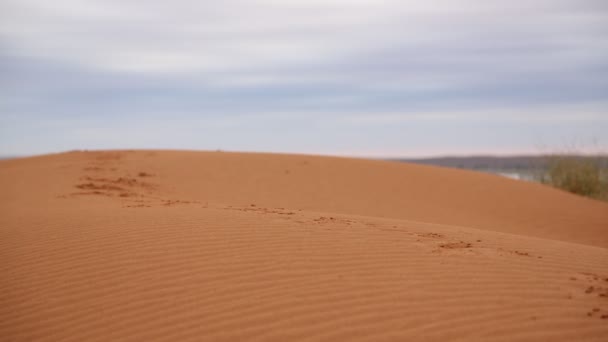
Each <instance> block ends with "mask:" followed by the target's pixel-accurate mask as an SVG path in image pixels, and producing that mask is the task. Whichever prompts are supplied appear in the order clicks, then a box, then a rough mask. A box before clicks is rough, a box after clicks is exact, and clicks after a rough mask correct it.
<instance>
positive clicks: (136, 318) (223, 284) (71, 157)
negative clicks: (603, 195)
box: [0, 151, 608, 341]
mask: <svg viewBox="0 0 608 342" xmlns="http://www.w3.org/2000/svg"><path fill="white" fill-rule="evenodd" d="M0 186H1V187H2V189H3V191H2V192H1V193H0V260H2V261H3V262H2V263H1V264H0V267H2V270H1V273H0V274H2V276H1V277H2V278H1V279H0V337H2V340H9V341H13V340H14V341H29V340H49V341H56V340H73V341H83V340H99V341H107V340H134V341H135V340H138V341H139V340H167V341H169V340H171V341H173V340H192V341H199V340H214V341H215V340H227V341H230V340H276V341H283V340H312V341H317V340H369V341H378V340H397V341H402V340H408V339H409V340H429V341H436V340H438V341H444V340H449V341H470V340H478V341H490V340H491V341H514V340H518V341H539V340H541V341H542V340H547V341H572V340H583V341H603V340H605V337H606V336H608V248H607V247H608V205H607V204H605V203H600V202H596V201H592V200H587V199H584V198H579V197H577V196H573V195H570V194H566V193H563V192H561V191H557V190H553V189H550V188H546V187H543V186H539V185H535V184H529V183H523V182H515V181H511V180H508V179H502V178H499V177H494V176H490V175H483V174H477V173H472V172H465V171H457V170H449V169H441V168H434V167H425V166H417V165H407V164H398V163H389V162H379V161H367V160H355V159H341V158H321V157H311V156H290V155H271V154H238V153H215V152H213V153H202V152H177V151H135V152H127V151H121V152H114V151H112V152H87V153H85V152H73V153H66V154H58V155H50V156H42V157H36V158H27V159H18V160H8V161H2V162H0Z"/></svg>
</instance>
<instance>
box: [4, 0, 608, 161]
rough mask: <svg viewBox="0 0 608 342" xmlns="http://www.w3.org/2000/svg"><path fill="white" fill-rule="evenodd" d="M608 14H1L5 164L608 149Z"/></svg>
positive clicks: (309, 10) (230, 9) (381, 10)
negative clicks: (96, 156)
mask: <svg viewBox="0 0 608 342" xmlns="http://www.w3.org/2000/svg"><path fill="white" fill-rule="evenodd" d="M606 132H608V2H607V1H605V0H599V1H596V0H527V1H524V0H514V1H504V0H452V1H432V0H424V1H416V0H399V1H391V0H387V1H382V0H249V1H245V0H223V1H204V0H198V1H195V0H172V1H153V0H147V1H143V0H103V1H101V0H99V1H95V0H80V1H79V0H54V1H48V0H2V1H0V154H10V155H20V154H38V153H46V152H56V151H63V150H71V149H106V148H171V149H206V150H215V149H223V150H238V151H270V152H297V153H319V154H340V155H359V156H426V155H445V154H476V153H495V154H512V153H534V152H543V151H545V150H547V149H559V148H563V147H564V146H572V145H579V146H583V148H591V147H593V148H600V149H603V150H604V151H606V150H608V134H607V133H606Z"/></svg>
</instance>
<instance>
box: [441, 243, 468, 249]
mask: <svg viewBox="0 0 608 342" xmlns="http://www.w3.org/2000/svg"><path fill="white" fill-rule="evenodd" d="M439 247H440V248H445V249H468V248H473V244H472V243H470V242H465V241H459V242H447V243H440V244H439Z"/></svg>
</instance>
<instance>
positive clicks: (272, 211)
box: [224, 204, 296, 216]
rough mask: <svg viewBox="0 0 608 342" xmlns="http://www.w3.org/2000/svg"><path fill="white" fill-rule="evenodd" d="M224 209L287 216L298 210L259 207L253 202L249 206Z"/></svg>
mask: <svg viewBox="0 0 608 342" xmlns="http://www.w3.org/2000/svg"><path fill="white" fill-rule="evenodd" d="M224 209H226V210H238V211H245V212H255V213H261V214H275V215H286V216H292V215H295V214H296V212H295V211H292V210H287V209H285V208H264V207H258V206H257V205H255V204H251V205H250V206H249V207H232V206H229V207H225V208H224Z"/></svg>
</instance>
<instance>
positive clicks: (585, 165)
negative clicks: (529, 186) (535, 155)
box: [540, 155, 608, 201]
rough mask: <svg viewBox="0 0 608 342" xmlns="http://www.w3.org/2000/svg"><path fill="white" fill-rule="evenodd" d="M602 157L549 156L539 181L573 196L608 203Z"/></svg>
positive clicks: (607, 177)
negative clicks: (576, 195)
mask: <svg viewBox="0 0 608 342" xmlns="http://www.w3.org/2000/svg"><path fill="white" fill-rule="evenodd" d="M606 164H607V163H606V159H605V158H602V157H582V156H576V155H553V156H549V157H548V160H547V163H546V169H545V172H542V173H541V175H540V181H541V182H542V183H543V184H547V185H550V186H553V187H556V188H559V189H562V190H565V191H568V192H571V193H574V194H578V195H582V196H587V197H591V198H595V199H600V200H607V201H608V172H607V171H608V170H607V168H606Z"/></svg>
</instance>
